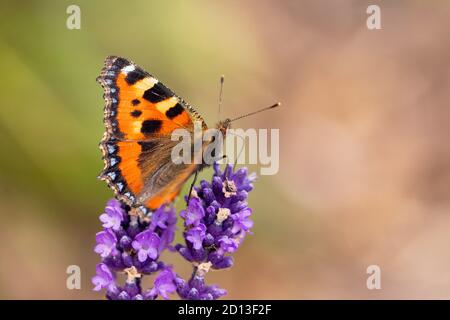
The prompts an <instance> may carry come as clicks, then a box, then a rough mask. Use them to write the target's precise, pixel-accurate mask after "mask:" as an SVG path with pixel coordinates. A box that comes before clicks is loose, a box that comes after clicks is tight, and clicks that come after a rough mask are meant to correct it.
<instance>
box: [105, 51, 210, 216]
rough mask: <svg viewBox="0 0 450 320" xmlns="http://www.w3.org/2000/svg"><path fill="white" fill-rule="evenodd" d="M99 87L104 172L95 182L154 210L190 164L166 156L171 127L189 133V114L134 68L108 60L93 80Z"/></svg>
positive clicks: (181, 180)
mask: <svg viewBox="0 0 450 320" xmlns="http://www.w3.org/2000/svg"><path fill="white" fill-rule="evenodd" d="M97 81H99V82H100V84H101V85H102V87H103V90H104V99H105V102H106V104H105V109H104V122H105V127H106V132H105V134H104V136H103V139H102V141H101V142H100V149H101V150H102V153H103V160H104V162H105V167H104V169H103V171H102V173H101V174H100V176H99V178H100V179H102V180H105V181H106V182H107V183H108V186H109V187H110V188H111V189H113V190H114V192H115V195H116V197H117V198H118V199H119V200H122V201H123V202H125V203H126V204H128V205H130V206H133V207H137V206H142V205H146V206H147V207H148V208H149V209H151V210H154V209H156V208H158V207H159V206H161V205H162V204H164V203H169V202H171V201H172V200H173V199H174V198H175V197H176V196H177V195H178V193H179V191H180V189H181V187H182V186H183V184H184V182H185V181H186V180H187V179H188V178H189V177H190V175H191V174H192V173H193V172H195V171H196V170H197V166H196V165H184V164H181V165H175V164H174V163H172V161H171V158H170V152H171V149H172V147H173V146H174V145H175V143H176V142H173V141H171V139H170V134H171V133H172V132H173V130H175V129H177V128H185V129H187V130H189V131H190V132H193V122H192V118H193V119H194V120H199V121H202V125H203V127H204V128H206V124H205V122H204V121H203V119H202V118H201V117H200V116H199V115H198V113H197V112H195V110H194V109H193V108H192V107H191V106H189V105H188V104H187V103H186V102H185V101H183V100H182V99H181V98H180V97H178V96H177V95H175V94H174V93H173V92H172V91H171V90H170V89H168V88H167V87H166V86H165V85H163V84H162V83H161V82H159V81H158V80H157V79H156V78H155V77H153V76H152V75H150V74H149V73H147V72H145V71H144V70H143V69H141V68H140V67H138V66H137V65H135V64H134V63H132V62H130V61H127V60H125V59H123V58H119V57H113V56H111V57H108V58H107V59H106V61H105V66H104V68H103V70H102V72H101V74H100V76H99V77H98V78H97Z"/></svg>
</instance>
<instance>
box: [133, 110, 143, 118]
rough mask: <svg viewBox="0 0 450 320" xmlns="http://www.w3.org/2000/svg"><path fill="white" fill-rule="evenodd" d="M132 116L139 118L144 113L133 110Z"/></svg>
mask: <svg viewBox="0 0 450 320" xmlns="http://www.w3.org/2000/svg"><path fill="white" fill-rule="evenodd" d="M130 114H131V116H132V117H134V118H137V117H139V116H140V115H141V114H142V111H141V110H133V111H131V112H130Z"/></svg>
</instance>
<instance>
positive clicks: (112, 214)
mask: <svg viewBox="0 0 450 320" xmlns="http://www.w3.org/2000/svg"><path fill="white" fill-rule="evenodd" d="M123 220H124V215H123V210H122V207H121V204H120V202H119V201H117V200H116V199H111V200H109V201H108V203H107V205H106V208H105V213H103V214H102V215H101V216H100V221H101V222H103V228H105V229H107V228H112V229H113V230H116V231H117V230H119V229H120V224H121V223H122V221H123Z"/></svg>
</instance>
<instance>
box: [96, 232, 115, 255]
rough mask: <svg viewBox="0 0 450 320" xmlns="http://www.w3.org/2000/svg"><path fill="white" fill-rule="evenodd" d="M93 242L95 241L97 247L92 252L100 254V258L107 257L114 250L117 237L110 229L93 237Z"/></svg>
mask: <svg viewBox="0 0 450 320" xmlns="http://www.w3.org/2000/svg"><path fill="white" fill-rule="evenodd" d="M95 240H96V241H97V245H96V246H95V249H94V251H95V252H96V253H98V254H100V256H101V257H102V258H106V257H107V256H109V255H110V254H111V252H113V251H114V250H115V248H116V244H117V237H116V235H115V234H114V232H112V231H111V230H110V229H106V231H100V232H98V233H97V234H96V235H95Z"/></svg>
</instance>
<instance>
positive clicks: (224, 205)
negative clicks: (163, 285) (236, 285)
mask: <svg viewBox="0 0 450 320" xmlns="http://www.w3.org/2000/svg"><path fill="white" fill-rule="evenodd" d="M255 180H256V176H255V175H254V174H252V175H248V173H247V169H246V168H241V169H239V170H237V171H235V172H234V171H233V166H232V165H227V166H226V167H225V170H224V171H223V172H222V171H221V170H220V167H219V165H218V164H217V163H216V164H214V175H213V178H212V181H211V182H207V181H205V180H203V181H201V183H200V186H196V187H194V192H193V196H192V197H191V198H190V199H189V200H188V206H187V207H188V208H187V209H186V210H183V211H182V212H181V213H180V216H181V217H182V218H183V219H184V226H185V230H184V232H183V236H184V240H185V244H184V245H183V244H177V245H176V246H175V248H176V249H177V250H178V252H179V253H180V254H181V255H182V256H183V257H184V258H185V259H186V260H187V261H189V262H192V263H193V266H194V272H193V274H192V276H191V278H190V279H189V281H187V282H186V281H185V280H183V279H182V278H180V277H178V276H177V278H176V281H175V282H176V284H177V292H178V294H179V295H180V297H181V298H183V299H217V298H219V297H221V296H223V295H224V294H225V293H226V292H225V290H223V289H220V288H218V287H216V286H207V285H206V284H205V274H206V273H207V272H208V270H209V269H210V268H213V269H225V268H229V267H231V266H232V265H233V257H232V256H231V254H232V253H234V252H236V250H237V249H238V247H239V246H240V245H241V244H242V242H243V240H244V238H245V236H246V234H247V233H250V229H251V228H252V227H253V221H251V220H250V216H251V214H252V210H251V209H250V208H249V207H248V204H247V198H248V193H249V192H250V191H251V190H252V189H253V182H254V181H255Z"/></svg>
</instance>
